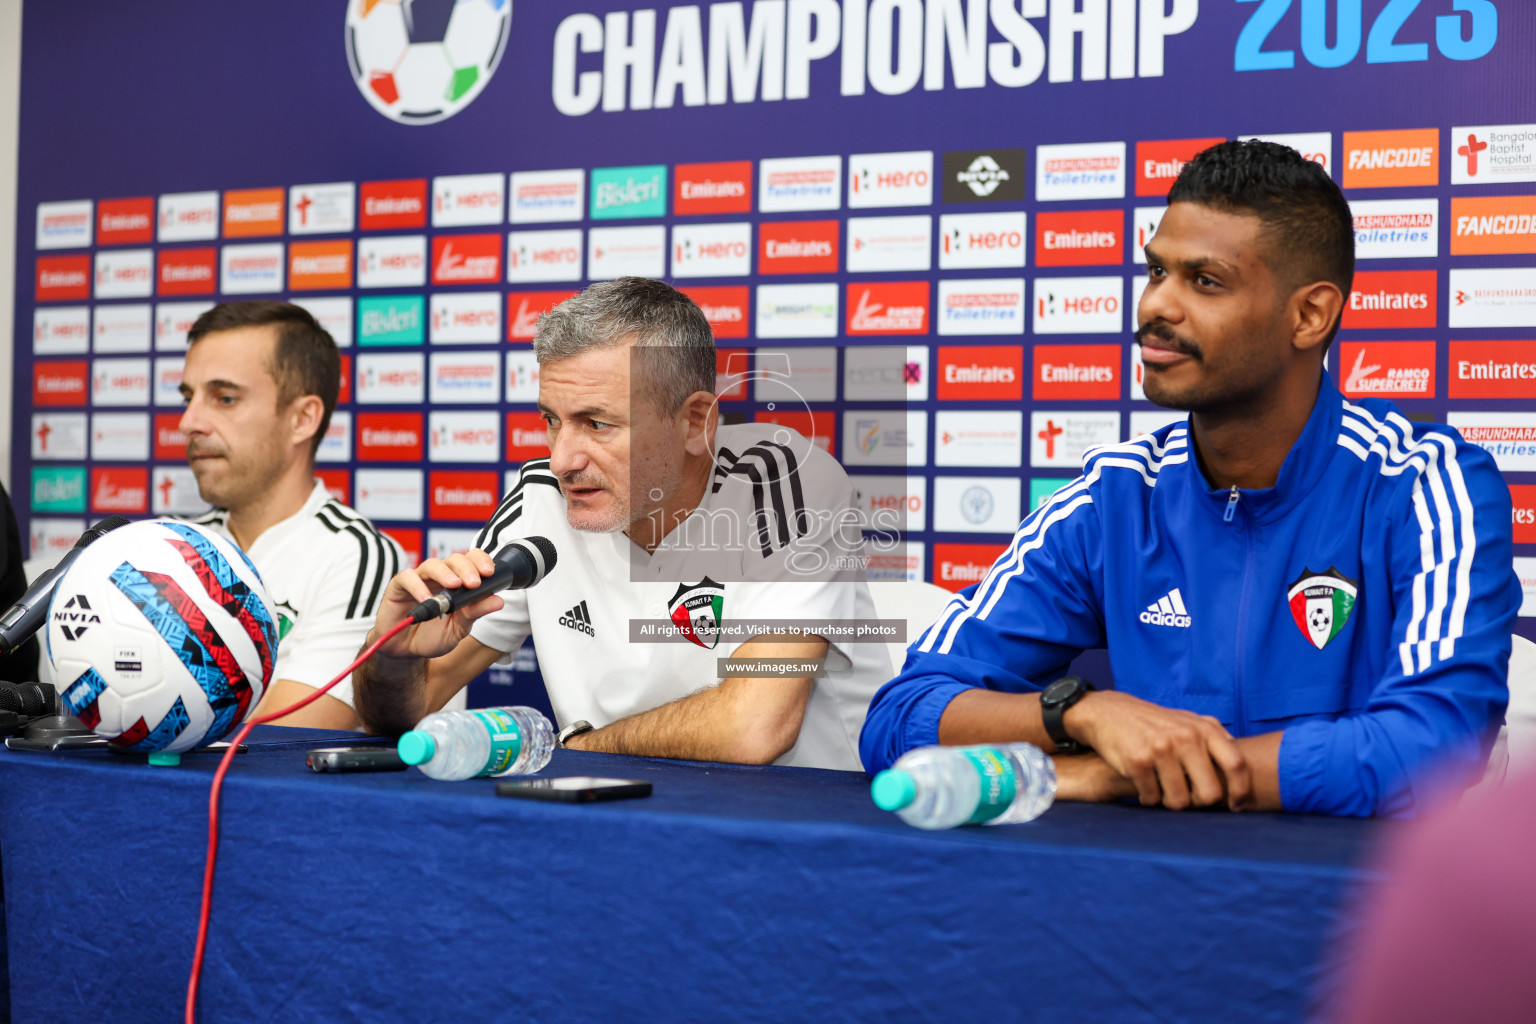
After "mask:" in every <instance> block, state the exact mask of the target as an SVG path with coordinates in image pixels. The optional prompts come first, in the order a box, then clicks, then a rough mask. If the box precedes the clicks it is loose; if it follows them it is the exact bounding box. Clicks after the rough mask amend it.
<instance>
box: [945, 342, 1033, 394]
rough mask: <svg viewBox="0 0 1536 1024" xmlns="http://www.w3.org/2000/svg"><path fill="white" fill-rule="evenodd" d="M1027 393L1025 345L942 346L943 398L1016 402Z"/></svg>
mask: <svg viewBox="0 0 1536 1024" xmlns="http://www.w3.org/2000/svg"><path fill="white" fill-rule="evenodd" d="M1023 397H1024V348H1023V346H1020V345H941V346H940V347H939V374H938V399H939V401H941V402H948V401H1012V402H1016V401H1018V400H1019V399H1021V398H1023Z"/></svg>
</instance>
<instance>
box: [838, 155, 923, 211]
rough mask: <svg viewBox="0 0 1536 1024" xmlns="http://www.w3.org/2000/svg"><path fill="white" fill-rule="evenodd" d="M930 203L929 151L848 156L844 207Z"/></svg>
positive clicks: (859, 207) (855, 208) (854, 208)
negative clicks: (846, 194)
mask: <svg viewBox="0 0 1536 1024" xmlns="http://www.w3.org/2000/svg"><path fill="white" fill-rule="evenodd" d="M931 205H933V153H932V152H930V151H927V150H922V151H911V152H906V153H855V154H853V155H852V156H850V157H849V158H848V208H849V209H850V210H858V209H867V208H870V207H879V206H931Z"/></svg>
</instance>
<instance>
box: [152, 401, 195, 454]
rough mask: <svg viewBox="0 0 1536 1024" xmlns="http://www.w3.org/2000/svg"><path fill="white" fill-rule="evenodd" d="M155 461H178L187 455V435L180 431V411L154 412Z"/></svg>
mask: <svg viewBox="0 0 1536 1024" xmlns="http://www.w3.org/2000/svg"><path fill="white" fill-rule="evenodd" d="M154 441H155V461H156V462H172V461H175V462H180V461H183V460H185V459H186V457H187V435H186V434H183V433H182V432H181V413H179V412H157V413H155V438H154Z"/></svg>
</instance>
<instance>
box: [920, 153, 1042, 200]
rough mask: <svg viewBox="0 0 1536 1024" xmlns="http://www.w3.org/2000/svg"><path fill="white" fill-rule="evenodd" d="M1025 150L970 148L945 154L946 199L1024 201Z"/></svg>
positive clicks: (944, 194)
mask: <svg viewBox="0 0 1536 1024" xmlns="http://www.w3.org/2000/svg"><path fill="white" fill-rule="evenodd" d="M1024 168H1025V152H1024V150H1022V149H969V150H961V151H956V152H951V153H945V154H944V183H943V187H942V188H941V190H940V196H941V198H942V199H943V200H944V202H946V203H1021V202H1023V201H1024Z"/></svg>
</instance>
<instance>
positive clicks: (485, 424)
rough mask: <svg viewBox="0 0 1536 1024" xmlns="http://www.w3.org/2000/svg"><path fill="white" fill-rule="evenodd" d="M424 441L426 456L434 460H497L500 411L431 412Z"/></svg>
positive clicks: (499, 443)
mask: <svg viewBox="0 0 1536 1024" xmlns="http://www.w3.org/2000/svg"><path fill="white" fill-rule="evenodd" d="M427 441H428V444H427V457H428V458H429V459H430V460H431V461H433V462H500V461H501V414H500V413H497V412H434V413H431V414H429V415H428V418H427Z"/></svg>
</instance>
